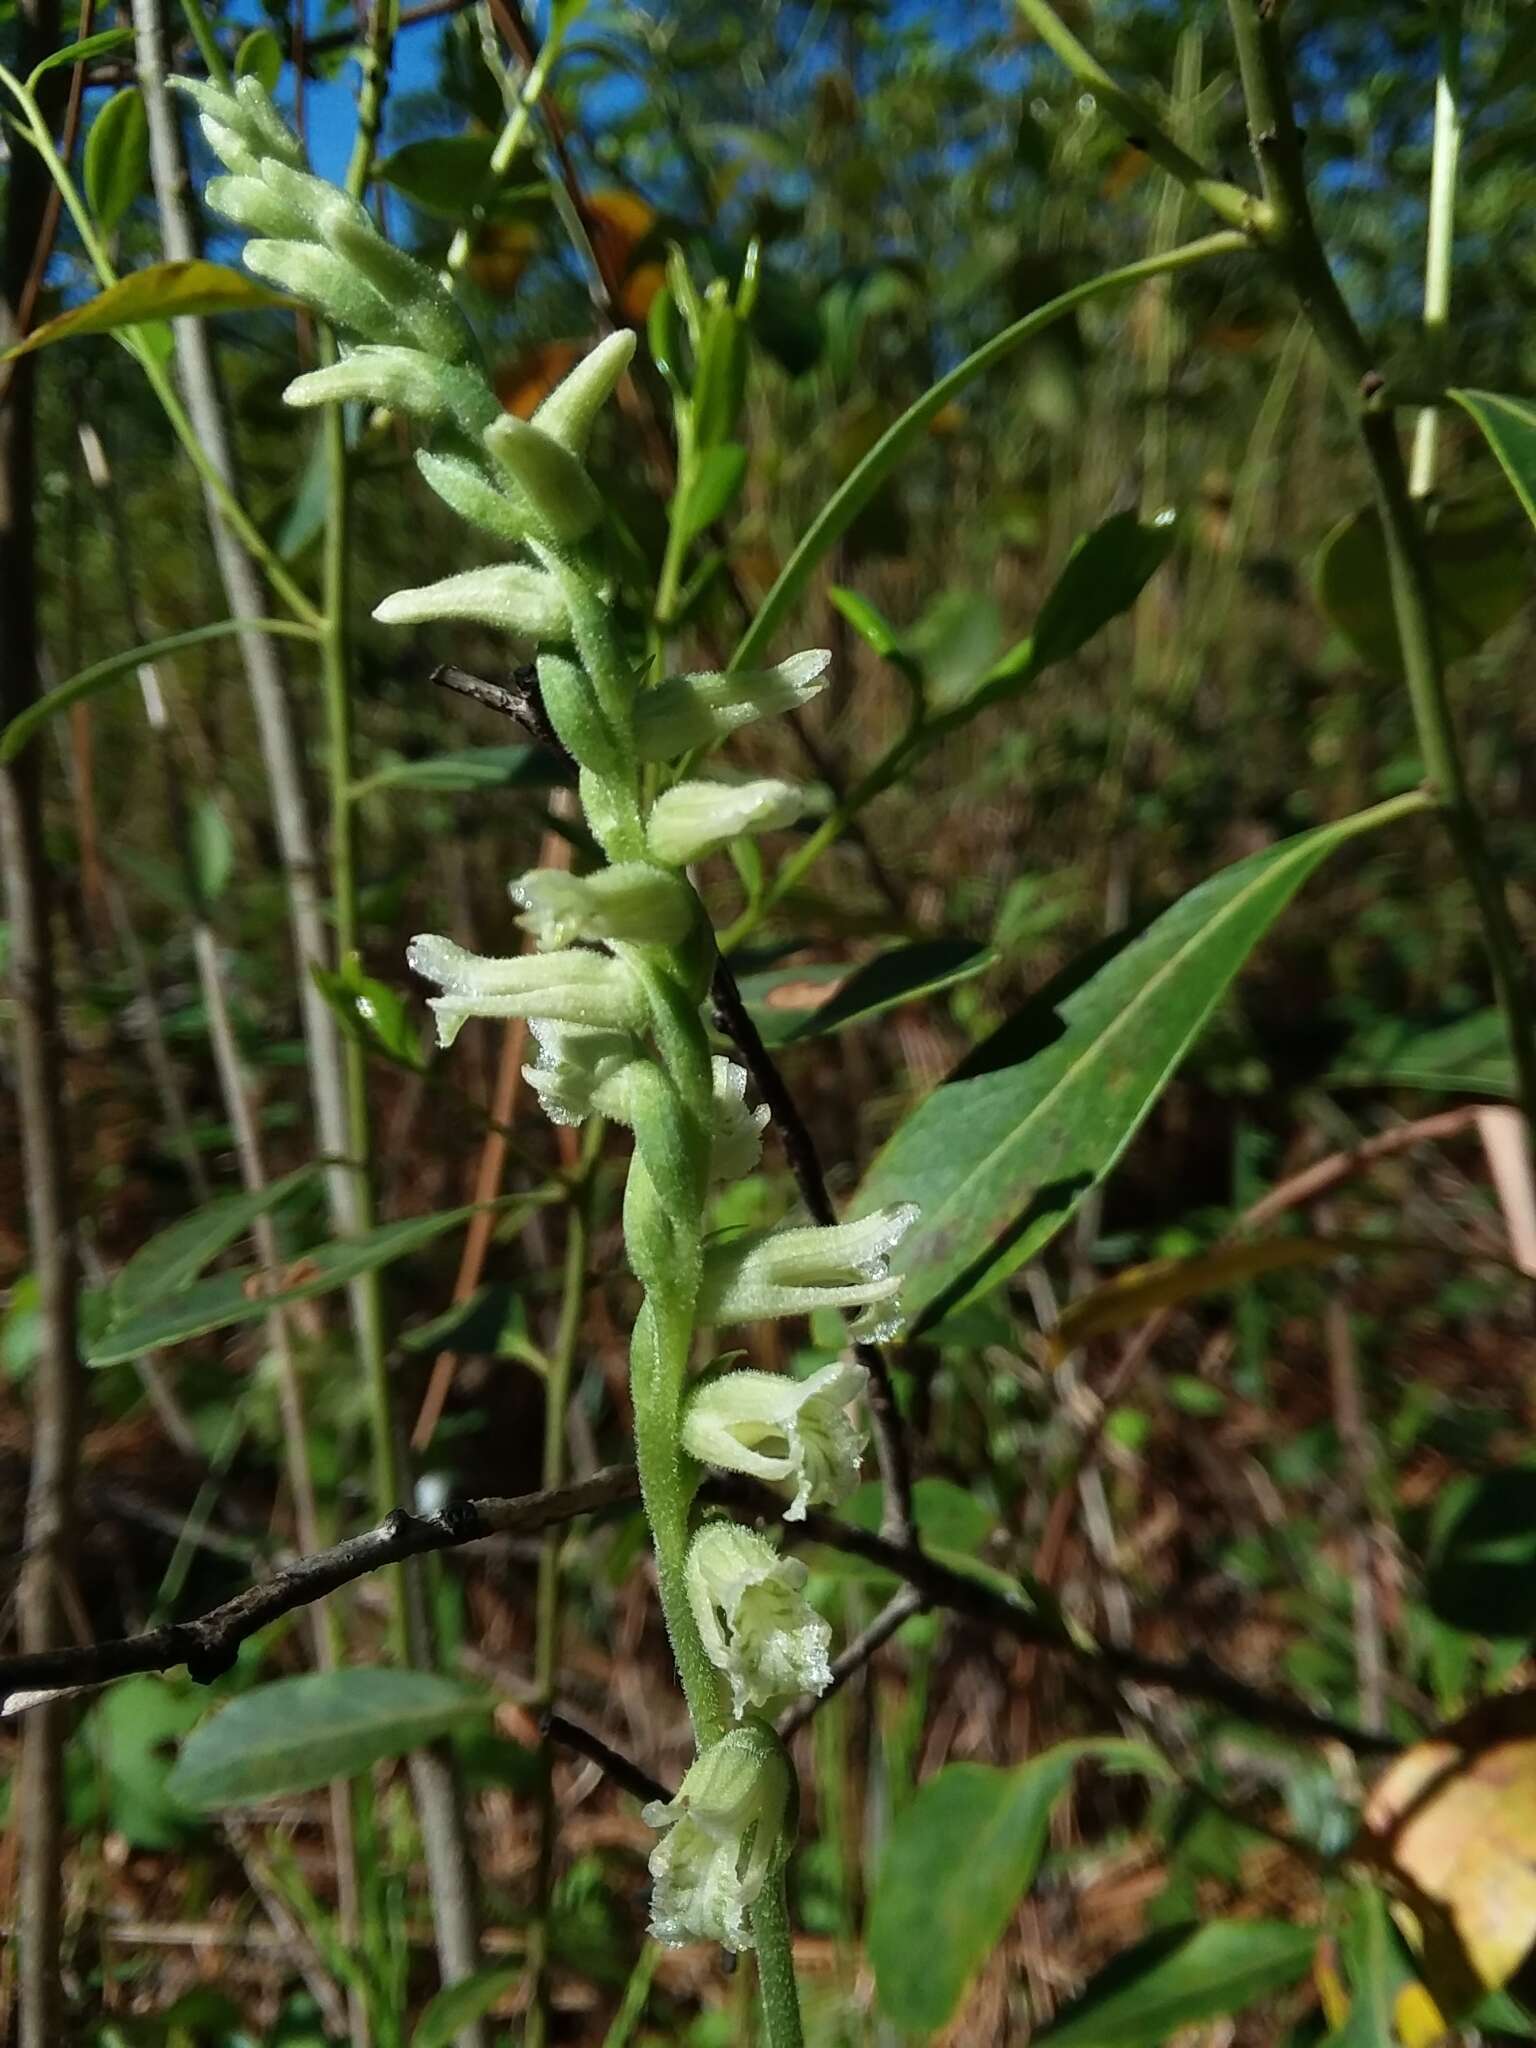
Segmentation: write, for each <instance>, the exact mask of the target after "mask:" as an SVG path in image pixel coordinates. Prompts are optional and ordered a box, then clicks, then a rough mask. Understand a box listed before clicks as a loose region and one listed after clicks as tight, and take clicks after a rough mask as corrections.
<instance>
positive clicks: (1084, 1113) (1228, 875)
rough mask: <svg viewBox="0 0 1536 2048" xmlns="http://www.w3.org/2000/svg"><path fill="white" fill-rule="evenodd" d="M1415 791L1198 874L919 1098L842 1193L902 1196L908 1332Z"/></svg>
mask: <svg viewBox="0 0 1536 2048" xmlns="http://www.w3.org/2000/svg"><path fill="white" fill-rule="evenodd" d="M1424 803H1425V799H1424V798H1423V797H1422V796H1420V795H1418V794H1413V795H1409V796H1406V797H1399V798H1397V799H1395V800H1394V801H1393V802H1392V803H1389V804H1382V805H1380V806H1378V807H1377V808H1376V809H1375V810H1372V811H1365V812H1362V813H1360V814H1359V815H1357V816H1355V817H1352V818H1345V819H1343V820H1342V821H1341V822H1340V823H1338V824H1334V825H1324V826H1320V827H1319V828H1318V829H1317V830H1315V831H1312V832H1305V833H1303V834H1301V835H1300V837H1298V838H1295V839H1288V840H1285V841H1283V842H1282V843H1281V844H1280V845H1279V846H1275V847H1271V848H1269V849H1268V850H1267V851H1265V852H1263V853H1259V854H1255V855H1253V856H1251V857H1250V858H1249V859H1247V860H1243V861H1238V862H1237V863H1236V864H1235V865H1234V866H1232V867H1230V868H1226V869H1224V870H1223V871H1222V872H1221V873H1220V874H1217V875H1214V876H1212V878H1211V879H1210V880H1209V881H1207V882H1203V883H1202V884H1201V885H1200V886H1199V887H1198V888H1197V889H1194V890H1192V891H1191V892H1190V894H1189V895H1187V896H1185V897H1184V898H1182V900H1181V901H1180V902H1178V903H1176V904H1175V905H1174V906H1173V908H1172V909H1171V910H1167V911H1165V912H1164V913H1163V915H1162V916H1161V917H1159V918H1158V919H1156V920H1155V922H1154V923H1153V924H1152V925H1151V926H1149V927H1148V929H1147V930H1146V931H1144V932H1143V933H1141V934H1140V935H1139V936H1138V937H1137V938H1135V939H1133V940H1131V941H1130V942H1129V943H1128V944H1122V945H1121V946H1120V948H1119V950H1118V951H1117V952H1115V953H1114V954H1113V955H1112V956H1111V957H1110V959H1109V960H1108V961H1107V962H1106V963H1105V964H1103V965H1102V966H1098V965H1096V962H1095V963H1092V964H1091V965H1090V966H1089V967H1088V968H1087V969H1086V970H1085V968H1084V966H1083V965H1081V964H1080V965H1079V967H1078V968H1076V969H1074V970H1071V971H1069V974H1068V975H1066V976H1064V977H1061V978H1060V979H1058V981H1057V982H1055V983H1053V984H1052V985H1051V986H1050V987H1049V988H1047V989H1046V990H1044V991H1043V992H1042V993H1041V994H1040V995H1039V996H1038V997H1036V998H1035V1000H1034V1001H1033V1002H1032V1003H1029V1004H1027V1005H1026V1006H1025V1008H1024V1009H1023V1010H1022V1011H1020V1012H1019V1014H1018V1015H1017V1016H1015V1017H1012V1018H1010V1019H1009V1021H1008V1022H1007V1023H1006V1024H1004V1025H1003V1026H1002V1027H1001V1029H1000V1030H998V1031H996V1032H995V1033H994V1034H993V1035H992V1037H991V1038H989V1039H987V1040H986V1041H985V1042H984V1043H983V1044H982V1045H980V1046H978V1047H977V1048H976V1050H975V1051H974V1052H972V1053H971V1055H970V1056H969V1058H968V1059H966V1060H965V1061H964V1062H963V1064H962V1065H961V1066H960V1067H959V1068H958V1069H957V1070H956V1072H955V1073H954V1074H953V1075H952V1076H951V1077H950V1079H949V1080H948V1081H946V1082H944V1083H943V1084H942V1085H941V1086H940V1087H939V1088H936V1089H935V1090H934V1092H933V1093H932V1094H931V1095H930V1096H928V1097H927V1099H926V1100H925V1101H923V1102H921V1103H919V1104H918V1106H917V1108H916V1109H915V1110H914V1111H913V1112H912V1113H911V1115H909V1116H908V1117H907V1118H906V1119H905V1121H904V1122H903V1123H901V1124H900V1125H898V1127H897V1129H896V1131H895V1134H894V1135H893V1136H892V1137H891V1139H890V1140H889V1142H888V1143H887V1144H886V1145H885V1147H884V1149H883V1150H882V1151H881V1152H880V1153H879V1155H878V1156H877V1157H876V1159H875V1161H874V1163H873V1165H872V1167H871V1168H870V1171H869V1174H868V1175H867V1177H866V1179H865V1181H864V1185H863V1186H862V1187H861V1189H860V1190H859V1194H858V1197H857V1199H856V1201H855V1204H854V1214H856V1215H866V1214H868V1212H869V1211H870V1210H872V1209H877V1208H880V1207H881V1206H882V1205H884V1204H887V1203H893V1202H916V1203H917V1205H918V1210H919V1214H918V1219H917V1221H916V1223H915V1224H914V1225H913V1227H912V1228H911V1229H910V1230H909V1231H908V1232H907V1234H906V1236H905V1237H904V1238H903V1239H902V1242H901V1244H900V1246H899V1247H898V1249H897V1251H896V1253H895V1255H894V1257H893V1259H892V1266H893V1269H894V1270H898V1271H900V1272H901V1273H903V1274H904V1275H905V1276H906V1285H905V1287H904V1289H903V1296H902V1298H903V1304H904V1307H905V1310H906V1313H907V1316H908V1318H909V1319H910V1323H911V1326H912V1327H913V1328H914V1329H915V1330H921V1329H923V1328H924V1327H926V1326H927V1325H928V1324H929V1323H932V1322H936V1321H938V1319H939V1318H940V1316H942V1315H944V1314H945V1313H947V1312H948V1311H949V1310H951V1309H954V1308H958V1307H959V1306H961V1305H962V1304H963V1303H964V1302H965V1301H967V1300H970V1299H973V1298H974V1297H975V1296H977V1295H979V1294H981V1293H983V1292H985V1291H986V1290H987V1289H988V1288H990V1287H992V1286H995V1285H996V1284H997V1282H998V1281H1000V1280H1002V1279H1003V1278H1004V1277H1005V1276H1006V1275H1007V1274H1009V1273H1011V1272H1012V1271H1013V1270H1014V1268H1015V1267H1017V1266H1019V1265H1021V1264H1022V1263H1023V1262H1024V1260H1026V1259H1029V1258H1033V1257H1034V1256H1035V1254H1036V1253H1037V1252H1038V1251H1039V1250H1040V1248H1041V1247H1042V1246H1043V1245H1044V1244H1046V1243H1048V1242H1049V1240H1050V1239H1051V1238H1052V1237H1054V1236H1055V1234H1056V1232H1057V1231H1058V1230H1060V1229H1061V1227H1062V1225H1063V1224H1064V1223H1066V1222H1067V1220H1068V1219H1069V1218H1070V1217H1071V1216H1072V1215H1073V1214H1074V1212H1075V1211H1076V1210H1077V1208H1078V1206H1079V1204H1080V1203H1081V1202H1082V1201H1083V1199H1084V1198H1085V1196H1086V1195H1087V1194H1088V1193H1089V1191H1090V1190H1091V1189H1093V1188H1095V1187H1097V1185H1098V1184H1099V1182H1100V1181H1101V1180H1103V1178H1104V1177H1105V1175H1106V1174H1107V1173H1108V1172H1109V1171H1110V1169H1111V1168H1112V1167H1113V1166H1114V1164H1115V1162H1116V1161H1117V1160H1118V1159H1119V1157H1120V1155H1121V1153H1122V1152H1123V1151H1124V1150H1125V1148H1126V1146H1127V1145H1128V1144H1129V1143H1130V1141H1131V1139H1132V1138H1133V1137H1134V1136H1135V1134H1136V1131H1137V1129H1138V1128H1139V1126H1140V1124H1141V1121H1142V1119H1143V1118H1144V1117H1145V1116H1146V1114H1147V1112H1148V1110H1149V1109H1150V1108H1151V1107H1152V1104H1153V1103H1154V1102H1155V1101H1156V1100H1157V1098H1158V1096H1159V1094H1160V1093H1161V1092H1162V1090H1163V1088H1164V1086H1165V1085H1166V1083H1167V1082H1168V1080H1169V1079H1170V1077H1171V1076H1172V1074H1173V1072H1174V1070H1175V1069H1176V1068H1177V1066H1178V1064H1179V1062H1180V1060H1181V1059H1182V1058H1183V1057H1184V1055H1185V1053H1186V1052H1187V1051H1188V1050H1189V1048H1190V1046H1191V1045H1192V1044H1193V1043H1194V1040H1195V1039H1196V1038H1197V1037H1198V1035H1199V1033H1200V1031H1201V1030H1202V1028H1203V1027H1204V1025H1205V1023H1206V1022H1207V1020H1208V1019H1209V1017H1210V1015H1211V1013H1212V1011H1213V1010H1214V1009H1215V1008H1216V1005H1217V1004H1218V1003H1219V1002H1220V1000H1221V998H1222V997H1223V996H1224V995H1225V993H1226V991H1227V989H1228V987H1229V986H1230V984H1231V982H1232V980H1233V977H1234V976H1235V975H1236V974H1237V971H1238V969H1239V968H1240V967H1241V966H1242V964H1243V962H1244V961H1245V960H1246V959H1247V957H1248V955H1249V954H1250V953H1251V952H1252V951H1253V948H1254V947H1255V946H1256V945H1257V944H1258V943H1259V941H1260V939H1262V938H1263V936H1264V934H1265V933H1266V932H1267V931H1268V930H1269V928H1270V926H1271V925H1272V924H1273V923H1274V921H1275V919H1276V918H1277V917H1278V916H1279V915H1280V912H1281V911H1282V910H1283V909H1284V908H1285V906H1286V905H1287V904H1288V903H1289V902H1290V900H1291V898H1292V897H1293V896H1294V895H1295V893H1296V891H1297V890H1298V889H1299V888H1300V887H1301V885H1302V883H1303V882H1304V881H1306V879H1307V877H1308V876H1309V875H1310V874H1311V873H1312V871H1313V870H1314V869H1315V868H1316V867H1317V866H1318V864H1319V863H1320V862H1321V861H1322V860H1324V859H1325V858H1326V857H1327V856H1328V855H1329V854H1330V853H1332V852H1333V851H1334V849H1335V848H1336V847H1338V846H1342V845H1343V844H1345V842H1346V841H1348V840H1350V839H1352V838H1354V837H1355V836H1356V835H1357V834H1358V833H1361V832H1366V831H1371V830H1374V829H1375V828H1376V827H1377V826H1380V825H1383V824H1386V823H1387V822H1388V821H1389V820H1392V819H1397V818H1401V817H1404V816H1406V815H1408V814H1409V813H1410V812H1412V811H1416V810H1421V809H1423V808H1424ZM1099 957H1102V956H1099ZM1095 968H1096V971H1095Z"/></svg>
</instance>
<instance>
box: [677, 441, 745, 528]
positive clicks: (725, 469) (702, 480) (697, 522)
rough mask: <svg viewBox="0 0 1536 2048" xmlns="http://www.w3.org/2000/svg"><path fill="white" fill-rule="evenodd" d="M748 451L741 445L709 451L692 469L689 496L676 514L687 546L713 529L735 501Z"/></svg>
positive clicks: (724, 445) (733, 443)
mask: <svg viewBox="0 0 1536 2048" xmlns="http://www.w3.org/2000/svg"><path fill="white" fill-rule="evenodd" d="M746 475H747V451H746V449H745V448H744V447H743V446H742V445H741V443H740V442H739V441H722V442H720V443H719V444H718V446H716V447H714V448H707V449H706V450H705V451H704V453H703V454H702V455H701V456H700V457H699V459H698V461H697V462H696V463H695V464H694V467H693V478H692V482H691V483H690V485H689V488H688V495H687V497H686V498H685V499H684V500H683V502H682V504H681V505H680V506H679V507H678V510H677V524H678V531H679V533H680V535H681V537H682V540H683V542H684V543H685V544H686V543H687V542H689V541H692V540H696V539H697V538H698V536H699V535H700V534H701V533H702V532H703V531H704V529H705V527H706V526H713V525H714V523H715V521H716V520H717V519H718V518H720V516H721V514H722V513H724V512H726V511H728V510H729V509H730V507H731V506H732V505H733V504H734V503H735V501H736V494H737V492H738V491H739V490H740V489H741V487H742V484H743V483H744V482H745V481H746Z"/></svg>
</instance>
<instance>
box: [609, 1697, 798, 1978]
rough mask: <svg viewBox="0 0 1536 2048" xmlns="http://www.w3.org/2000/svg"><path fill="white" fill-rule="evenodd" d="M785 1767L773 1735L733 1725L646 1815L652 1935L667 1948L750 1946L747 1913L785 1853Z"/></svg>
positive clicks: (787, 1797)
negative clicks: (651, 1843)
mask: <svg viewBox="0 0 1536 2048" xmlns="http://www.w3.org/2000/svg"><path fill="white" fill-rule="evenodd" d="M789 1806H790V1772H789V1764H788V1760H787V1759H786V1757H785V1755H784V1752H783V1750H782V1748H780V1746H779V1744H778V1742H777V1740H776V1739H775V1737H774V1736H773V1734H772V1733H771V1731H770V1730H768V1729H767V1728H763V1727H760V1726H753V1725H749V1726H747V1727H742V1728H733V1729H731V1730H730V1731H729V1732H728V1733H727V1734H725V1735H723V1736H722V1737H721V1738H720V1740H719V1741H718V1742H717V1743H715V1744H714V1746H713V1747H712V1748H710V1749H707V1750H705V1751H704V1752H703V1754H702V1755H701V1756H699V1757H697V1758H696V1759H695V1760H694V1762H693V1763H692V1764H691V1765H690V1766H689V1768H688V1770H687V1772H686V1773H685V1774H684V1777H683V1782H682V1784H681V1785H680V1786H679V1788H678V1792H677V1797H676V1798H675V1799H667V1800H660V1799H655V1800H652V1801H651V1803H650V1805H649V1806H646V1807H644V1808H643V1809H642V1818H643V1819H644V1820H645V1821H646V1822H647V1823H648V1824H649V1825H650V1826H651V1827H653V1828H656V1829H657V1830H658V1831H659V1832H660V1835H661V1839H660V1840H659V1841H658V1842H657V1844H656V1846H655V1848H654V1849H653V1850H652V1851H651V1858H650V1869H651V1881H652V1893H651V1933H652V1934H653V1935H654V1936H655V1938H656V1940H657V1941H659V1942H663V1943H665V1944H666V1946H668V1947H669V1948H679V1947H682V1946H683V1945H684V1944H686V1943H687V1942H690V1941H713V1942H717V1943H719V1945H720V1946H721V1947H722V1948H728V1949H732V1950H740V1949H746V1948H751V1947H752V1930H751V1928H750V1926H749V1925H748V1921H747V1915H748V1914H749V1913H750V1912H751V1910H752V1908H753V1906H754V1905H755V1904H756V1903H757V1901H758V1899H759V1898H760V1897H761V1895H762V1890H763V1886H764V1884H765V1883H766V1882H767V1880H768V1878H769V1876H770V1875H771V1874H772V1872H773V1871H774V1870H776V1869H777V1868H778V1867H779V1865H780V1864H781V1863H782V1861H783V1858H784V1855H785V1853H786V1845H785V1842H784V1840H783V1836H784V1824H785V1820H786V1817H787V1815H788V1812H789Z"/></svg>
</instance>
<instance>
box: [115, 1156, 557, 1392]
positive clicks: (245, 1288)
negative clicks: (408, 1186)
mask: <svg viewBox="0 0 1536 2048" xmlns="http://www.w3.org/2000/svg"><path fill="white" fill-rule="evenodd" d="M526 1199H527V1198H526V1197H523V1196H518V1195H509V1196H506V1197H504V1198H503V1200H501V1201H499V1202H496V1203H493V1204H491V1205H489V1206H491V1207H494V1208H498V1209H499V1208H505V1207H507V1206H508V1205H509V1204H512V1203H516V1202H518V1201H522V1200H526ZM477 1206H478V1205H477V1204H475V1203H470V1204H468V1205H467V1206H466V1207H465V1208H462V1209H444V1210H442V1211H441V1212H440V1213H439V1214H438V1215H436V1216H413V1217H411V1218H409V1219H408V1220H407V1221H406V1222H403V1223H383V1224H380V1225H379V1227H378V1228H377V1229H376V1230H368V1231H365V1232H364V1233H363V1234H362V1236H360V1237H345V1238H336V1239H334V1240H332V1242H330V1243H329V1244H321V1245H315V1246H314V1247H312V1249H310V1250H309V1251H307V1252H305V1253H303V1254H302V1256H301V1257H299V1258H298V1259H296V1260H295V1261H294V1262H293V1264H292V1265H291V1266H289V1267H286V1268H284V1270H283V1271H281V1272H279V1273H275V1274H268V1273H265V1272H263V1270H262V1269H261V1267H260V1266H242V1267H239V1268H237V1269H236V1270H235V1271H233V1272H229V1273H217V1274H215V1275H214V1276H213V1278H212V1279H209V1280H201V1281H199V1282H198V1283H197V1284H196V1286H193V1287H188V1288H187V1289H185V1291H184V1292H182V1293H181V1294H178V1295H175V1296H173V1297H172V1298H171V1299H170V1300H169V1301H161V1302H158V1303H154V1304H149V1305H146V1306H145V1307H143V1308H141V1309H139V1310H138V1311H136V1312H135V1313H134V1314H133V1315H130V1316H127V1317H125V1318H124V1319H123V1320H122V1321H120V1322H118V1323H115V1324H114V1325H113V1326H112V1328H111V1329H109V1330H108V1331H106V1332H105V1334H104V1335H103V1336H101V1337H99V1338H98V1339H97V1340H96V1342H95V1343H94V1344H93V1345H91V1347H90V1349H89V1351H88V1352H87V1354H86V1361H85V1362H86V1364H87V1365H91V1366H103V1365H121V1364H123V1363H124V1361H125V1360H127V1359H130V1358H138V1357H140V1356H142V1354H143V1353H144V1352H146V1351H157V1350H160V1349H162V1348H163V1347H165V1346H166V1345H169V1344H184V1343H185V1342H186V1341H187V1339H188V1338H189V1337H201V1336H205V1335H207V1333H208V1332H209V1331H210V1330H224V1329H228V1328H229V1327H230V1326H231V1325H232V1324H235V1323H248V1322H252V1321H254V1320H255V1318H256V1317H258V1316H264V1315H265V1314H266V1313H267V1311H268V1310H269V1309H271V1308H279V1307H282V1306H283V1305H284V1304H285V1303H287V1302H290V1301H308V1300H309V1299H310V1298H311V1296H313V1295H317V1294H328V1293H330V1292H331V1291H332V1290H333V1289H334V1288H337V1287H345V1286H346V1284H347V1282H348V1281H349V1280H355V1279H356V1278H357V1276H358V1275H359V1274H360V1273H371V1272H375V1271H377V1270H378V1269H379V1268H380V1267H382V1266H387V1265H389V1264H390V1263H391V1261H393V1260H395V1259H403V1258H404V1257H406V1255H407V1254H408V1253H410V1252H414V1251H417V1250H419V1249H420V1247H421V1246H422V1245H425V1244H430V1243H431V1242H432V1240H433V1239H434V1238H436V1237H441V1236H442V1235H443V1233H444V1231H447V1230H454V1229H457V1227H458V1226H459V1225H460V1224H461V1223H464V1222H466V1221H467V1220H468V1218H469V1217H471V1216H473V1215H474V1213H475V1210H476V1207H477Z"/></svg>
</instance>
